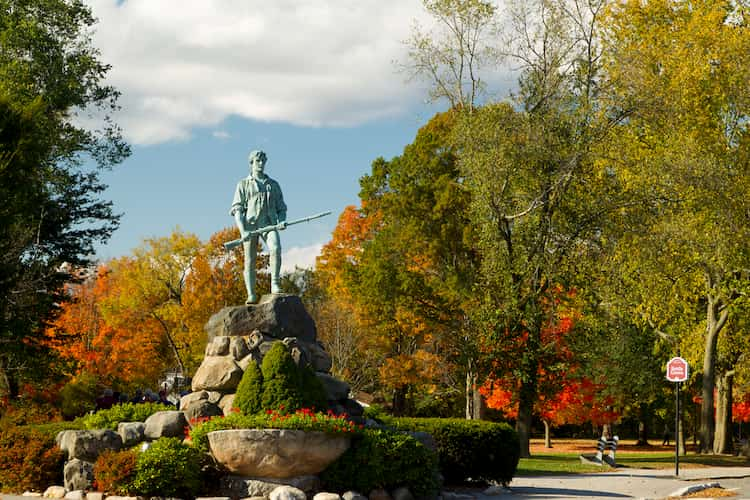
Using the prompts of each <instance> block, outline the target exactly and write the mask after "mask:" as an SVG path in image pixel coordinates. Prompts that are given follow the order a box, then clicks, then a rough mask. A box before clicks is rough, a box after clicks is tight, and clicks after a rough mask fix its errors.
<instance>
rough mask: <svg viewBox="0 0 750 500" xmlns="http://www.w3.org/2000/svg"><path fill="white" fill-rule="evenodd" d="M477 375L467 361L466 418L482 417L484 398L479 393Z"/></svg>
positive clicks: (478, 418) (476, 418)
mask: <svg viewBox="0 0 750 500" xmlns="http://www.w3.org/2000/svg"><path fill="white" fill-rule="evenodd" d="M478 377H479V376H478V375H477V373H476V371H475V370H474V367H473V363H472V362H471V361H469V366H468V370H467V371H466V420H481V419H482V417H484V400H483V399H482V395H481V394H480V393H479V386H478V384H477V382H478Z"/></svg>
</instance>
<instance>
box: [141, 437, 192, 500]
mask: <svg viewBox="0 0 750 500" xmlns="http://www.w3.org/2000/svg"><path fill="white" fill-rule="evenodd" d="M201 483H202V481H201V456H200V453H199V452H198V451H197V450H196V449H195V448H193V447H191V446H188V445H185V444H182V442H181V441H180V440H179V439H177V438H159V439H157V440H156V441H154V442H153V443H152V444H151V446H150V447H149V448H148V449H147V450H146V451H144V452H142V453H140V454H139V455H138V458H137V460H136V465H135V477H134V478H133V480H132V482H131V483H130V488H131V493H132V494H135V495H138V496H146V497H153V496H159V497H180V498H192V497H194V496H195V495H196V493H198V491H199V489H200V487H201Z"/></svg>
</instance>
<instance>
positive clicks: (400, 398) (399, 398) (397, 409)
mask: <svg viewBox="0 0 750 500" xmlns="http://www.w3.org/2000/svg"><path fill="white" fill-rule="evenodd" d="M406 392H407V387H406V386H404V387H399V388H398V389H395V390H394V391H393V401H392V408H391V410H392V411H393V414H394V415H395V416H397V417H401V416H403V415H404V414H405V413H406Z"/></svg>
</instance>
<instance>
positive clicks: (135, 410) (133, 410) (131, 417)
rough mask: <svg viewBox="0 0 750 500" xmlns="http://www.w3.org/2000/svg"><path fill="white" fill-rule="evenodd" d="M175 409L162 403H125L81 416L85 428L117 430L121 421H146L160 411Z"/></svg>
mask: <svg viewBox="0 0 750 500" xmlns="http://www.w3.org/2000/svg"><path fill="white" fill-rule="evenodd" d="M166 410H174V406H171V405H165V404H162V403H124V404H119V405H114V406H113V407H112V408H109V409H107V410H99V411H98V412H96V413H92V414H91V415H86V416H85V417H82V418H81V422H82V424H83V427H84V428H85V429H112V430H117V424H119V423H120V422H145V421H146V419H147V418H148V417H150V416H151V415H153V414H154V413H156V412H158V411H166Z"/></svg>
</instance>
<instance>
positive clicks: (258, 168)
mask: <svg viewBox="0 0 750 500" xmlns="http://www.w3.org/2000/svg"><path fill="white" fill-rule="evenodd" d="M265 166H266V162H265V160H262V159H261V158H259V157H257V156H254V157H253V159H252V160H251V161H250V172H251V173H252V174H253V177H263V170H264V168H265Z"/></svg>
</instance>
